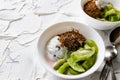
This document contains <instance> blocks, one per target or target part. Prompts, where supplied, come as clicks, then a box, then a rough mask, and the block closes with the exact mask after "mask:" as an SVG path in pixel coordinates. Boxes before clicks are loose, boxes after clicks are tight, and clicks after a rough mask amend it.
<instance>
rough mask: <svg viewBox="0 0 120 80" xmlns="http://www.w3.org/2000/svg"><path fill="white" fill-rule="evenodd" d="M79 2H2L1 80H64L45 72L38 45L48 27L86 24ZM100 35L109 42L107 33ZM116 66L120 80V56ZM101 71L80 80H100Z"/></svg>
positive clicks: (0, 21)
mask: <svg viewBox="0 0 120 80" xmlns="http://www.w3.org/2000/svg"><path fill="white" fill-rule="evenodd" d="M79 3H80V0H0V80H65V79H60V78H57V77H55V76H54V75H52V74H50V73H47V72H46V70H45V69H44V67H43V66H42V65H41V63H40V62H39V57H38V54H37V53H38V52H37V47H36V45H37V41H38V38H39V35H40V34H41V32H42V31H43V30H44V29H45V28H47V26H48V25H51V24H54V23H56V22H61V21H66V20H67V21H79V22H82V23H85V22H84V20H83V18H82V15H80V12H81V11H80V10H79ZM75 7H76V9H74V8H75ZM98 32H99V33H100V35H101V36H102V37H103V39H106V37H107V33H106V32H103V31H98ZM9 36H11V37H13V38H12V39H11V38H9ZM6 37H8V38H7V39H6ZM119 50H120V49H119ZM119 52H120V51H119ZM114 64H115V65H117V66H115V67H114V69H115V73H116V76H117V78H118V79H119V75H120V68H119V64H120V60H119V56H118V58H116V59H115V60H114ZM102 66H103V65H102ZM100 71H101V68H100V69H99V70H98V71H96V72H95V73H94V74H92V75H90V76H88V77H86V78H84V79H81V80H90V79H91V80H98V78H99V74H100Z"/></svg>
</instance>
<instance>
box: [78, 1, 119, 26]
mask: <svg viewBox="0 0 120 80" xmlns="http://www.w3.org/2000/svg"><path fill="white" fill-rule="evenodd" d="M82 1H84V0H81V1H80V7H81V10H82V12H83V13H84V15H86V16H87V17H89V18H91V19H92V20H96V21H98V22H103V23H110V24H112V23H120V21H115V22H110V21H102V20H98V19H95V18H93V17H91V16H89V15H88V14H87V13H86V12H85V11H84V10H83V6H84V5H85V4H86V3H87V2H88V1H89V0H88V1H87V2H86V3H85V4H84V5H83V6H82Z"/></svg>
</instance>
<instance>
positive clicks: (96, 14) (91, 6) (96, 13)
mask: <svg viewBox="0 0 120 80" xmlns="http://www.w3.org/2000/svg"><path fill="white" fill-rule="evenodd" d="M84 11H85V12H86V14H88V15H89V16H91V17H93V18H100V17H101V13H102V11H101V9H100V8H99V7H98V6H96V4H95V1H94V0H90V1H88V2H87V3H86V4H85V5H84Z"/></svg>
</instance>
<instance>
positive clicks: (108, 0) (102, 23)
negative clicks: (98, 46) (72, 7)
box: [80, 0, 120, 30]
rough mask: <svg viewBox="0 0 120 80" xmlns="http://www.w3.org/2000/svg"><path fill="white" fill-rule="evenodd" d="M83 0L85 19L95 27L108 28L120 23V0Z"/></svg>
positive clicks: (82, 6) (82, 8)
mask: <svg viewBox="0 0 120 80" xmlns="http://www.w3.org/2000/svg"><path fill="white" fill-rule="evenodd" d="M96 1H97V0H81V3H80V8H81V10H82V15H84V20H85V21H87V23H88V25H91V26H92V27H93V28H95V29H99V30H108V29H112V28H113V27H114V26H116V25H119V24H120V5H119V4H118V3H120V0H101V1H102V2H101V3H99V5H98V4H97V3H96Z"/></svg>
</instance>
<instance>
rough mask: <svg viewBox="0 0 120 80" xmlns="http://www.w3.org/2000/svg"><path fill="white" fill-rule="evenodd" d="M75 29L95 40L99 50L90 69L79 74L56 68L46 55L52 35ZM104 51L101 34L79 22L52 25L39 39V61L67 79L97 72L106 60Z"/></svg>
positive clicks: (53, 72) (50, 70) (56, 74)
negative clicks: (62, 71)
mask: <svg viewBox="0 0 120 80" xmlns="http://www.w3.org/2000/svg"><path fill="white" fill-rule="evenodd" d="M73 29H76V30H78V31H79V32H80V33H81V34H82V35H83V36H85V38H86V39H91V40H94V41H95V42H96V44H97V46H98V49H99V51H98V55H97V59H96V62H95V64H94V65H93V66H92V67H91V68H90V69H89V70H87V71H86V72H84V73H81V74H78V75H64V74H60V73H58V72H57V71H56V70H54V69H53V65H52V64H50V63H52V62H50V60H49V59H47V58H46V55H48V54H47V53H46V46H47V43H48V41H49V40H50V39H51V38H52V37H54V36H56V35H57V34H60V33H64V32H66V31H71V30H73ZM104 51H105V45H104V42H103V40H102V38H101V36H100V35H99V34H98V33H97V32H96V31H95V30H94V29H93V28H91V27H89V26H87V25H84V24H82V23H78V22H61V23H57V24H54V25H51V26H49V27H48V28H47V29H45V30H44V31H43V32H42V34H41V35H40V38H39V40H38V52H39V59H40V61H39V62H41V63H42V65H43V66H44V67H45V68H46V69H47V70H48V71H49V72H51V73H52V74H54V75H55V76H57V77H61V78H65V79H78V78H83V77H86V76H88V75H90V74H92V73H93V72H95V71H96V70H97V69H98V68H99V67H100V65H101V63H102V62H103V60H104Z"/></svg>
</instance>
